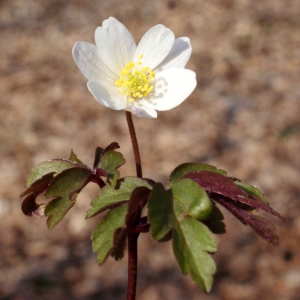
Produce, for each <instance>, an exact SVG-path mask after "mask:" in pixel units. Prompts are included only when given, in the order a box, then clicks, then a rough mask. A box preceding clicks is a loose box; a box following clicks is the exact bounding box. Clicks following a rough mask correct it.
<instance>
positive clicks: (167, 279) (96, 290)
mask: <svg viewBox="0 0 300 300" xmlns="http://www.w3.org/2000/svg"><path fill="white" fill-rule="evenodd" d="M109 16H114V17H116V18H117V19H119V20H120V21H121V22H123V23H124V24H125V25H126V26H127V28H128V29H129V30H130V31H131V32H132V34H133V36H134V37H135V39H136V41H137V42H138V41H139V39H140V38H141V37H142V35H143V34H144V33H145V32H146V31H147V30H148V29H149V28H150V27H152V26H154V25H156V24H158V23H162V24H164V25H166V26H167V27H169V28H171V29H172V30H173V31H174V32H175V35H176V37H180V36H188V37H190V39H191V42H192V46H193V53H192V57H191V60H190V62H189V63H188V68H190V69H192V70H194V71H196V73H197V79H198V86H197V88H196V90H195V92H194V93H193V94H192V95H191V96H190V97H189V98H188V99H187V100H186V101H185V102H184V103H183V104H182V105H180V106H179V107H177V108H176V109H173V110H171V111H168V112H162V113H159V117H158V119H157V120H143V119H136V118H135V119H134V121H135V125H136V128H137V134H138V138H139V142H140V148H141V155H142V160H143V168H144V176H146V177H150V178H153V179H155V180H160V181H162V182H166V180H167V176H168V174H169V173H170V172H171V171H172V169H173V168H174V167H175V166H176V165H178V164H179V163H182V162H188V161H201V162H205V163H209V164H213V165H216V166H218V167H219V168H223V169H225V170H227V171H228V173H229V175H230V176H234V177H237V178H240V179H242V180H245V181H247V182H249V183H252V184H255V185H257V186H258V187H260V188H261V189H262V190H263V191H264V192H265V195H266V196H267V198H268V199H269V201H270V203H271V205H272V207H273V208H275V209H276V210H278V211H279V212H280V213H281V214H282V215H283V216H284V217H285V219H286V224H284V223H282V222H280V221H278V220H276V219H272V221H273V222H274V223H275V224H276V226H277V229H278V234H279V236H280V239H281V244H280V247H279V248H275V247H273V246H272V245H269V244H267V243H266V242H265V241H263V240H262V239H260V238H259V237H257V236H256V234H254V233H253V231H252V230H251V229H250V228H248V227H245V226H243V225H242V224H241V223H239V222H238V221H237V220H235V219H234V218H233V217H231V216H230V215H229V214H227V213H226V212H224V213H225V217H226V224H227V230H228V232H227V234H225V235H223V236H218V237H216V239H217V242H218V247H219V250H218V252H217V253H216V254H215V255H214V257H215V259H216V262H217V267H218V271H217V273H216V275H215V281H214V286H213V289H212V292H211V293H210V294H209V295H206V294H204V293H203V292H202V291H201V290H200V288H198V287H197V286H196V285H195V284H194V283H193V282H192V280H191V279H190V277H189V276H184V275H182V274H181V273H180V271H179V268H178V267H177V265H176V263H175V259H174V257H173V255H172V251H171V245H170V243H165V244H157V243H154V242H153V241H152V240H151V239H150V237H149V235H148V234H144V235H142V236H141V238H140V243H139V245H140V248H139V251H140V263H139V282H138V299H139V300H156V299H172V300H174V299H201V300H206V299H207V300H217V299H230V300H235V299H236V300H243V299H245V300H251V299H253V300H254V299H278V300H279V299H280V300H296V299H300V255H299V247H300V240H299V237H300V218H299V213H300V195H299V194H300V154H299V149H300V139H299V136H300V118H299V114H300V17H299V16H300V1H299V0H263V1H261V0H185V1H183V0H169V1H165V0H151V1H147V0H131V1H130V0H123V1H116V0H102V1H93V0H89V1H88V0H84V1H75V0H74V1H71V0H69V1H68V0H36V1H34V0H2V1H0V34H1V44H0V55H1V56H0V61H1V64H0V74H1V81H0V102H1V108H0V119H1V127H0V157H1V158H0V159H1V164H0V166H1V168H0V222H1V223H0V247H1V251H0V270H1V272H0V299H2V300H4V299H5V300H6V299H7V300H8V299H14V300H17V299H18V300H27V299H28V300H29V299H32V300H37V299H51V300H53V299H55V300H60V299H70V300H72V299H74V300H83V299H91V300H92V299H105V300H107V299H125V288H126V276H127V275H126V272H127V271H126V258H124V259H123V261H122V262H121V263H116V262H114V261H113V260H112V259H109V260H108V261H107V262H106V263H105V265H104V266H102V267H99V266H98V265H97V263H96V256H95V255H94V254H93V253H92V251H91V241H90V234H91V231H92V228H93V226H94V225H95V224H96V222H97V220H89V221H85V220H84V217H85V212H86V210H87V209H88V206H89V201H90V199H92V198H93V197H94V196H95V195H96V193H97V188H96V187H95V186H93V185H89V186H88V187H87V188H86V189H85V190H84V191H83V192H82V193H81V195H80V197H79V199H78V202H77V205H76V207H75V208H74V209H72V210H71V211H70V213H69V214H68V215H67V217H66V219H65V220H64V221H63V222H62V223H60V224H59V225H58V226H57V227H56V228H55V229H54V230H53V231H52V232H51V233H49V232H48V230H47V228H46V224H45V221H46V220H45V219H43V220H39V219H33V218H28V217H26V216H24V215H22V213H21V210H20V199H19V194H20V193H21V191H22V189H23V186H24V180H25V177H26V175H27V174H28V172H29V171H30V169H31V168H32V167H33V166H34V165H36V164H37V163H39V162H41V161H43V160H47V159H51V158H58V157H63V158H67V157H68V155H69V152H70V149H71V148H73V149H74V151H75V152H76V153H77V155H78V156H79V157H80V158H81V159H82V160H83V161H84V162H86V163H88V164H89V165H91V164H92V162H93V153H94V149H95V147H96V146H102V147H105V146H106V145H108V144H109V143H110V142H113V141H117V142H118V143H119V144H120V146H121V149H120V150H121V151H122V153H123V154H124V155H125V158H126V160H127V164H126V165H125V166H124V167H122V169H121V171H122V172H123V173H122V175H124V176H125V175H130V174H134V171H135V168H134V164H133V157H132V153H131V145H130V140H129V136H128V132H127V127H126V126H127V125H126V121H125V116H124V113H123V112H115V111H112V110H109V109H107V108H104V107H102V106H101V105H99V104H98V102H96V101H95V100H94V98H93V97H92V95H91V94H90V93H89V92H88V90H87V88H86V79H85V78H84V77H83V76H82V74H81V73H80V71H79V70H78V69H77V67H76V65H75V63H74V61H73V58H72V56H71V49H72V46H73V44H74V43H75V42H76V41H79V40H83V41H89V42H92V43H93V42H94V40H93V36H94V30H95V29H96V27H97V26H99V25H101V23H102V21H103V20H104V19H106V18H108V17H109ZM223 211H224V210H223Z"/></svg>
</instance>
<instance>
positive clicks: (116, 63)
mask: <svg viewBox="0 0 300 300" xmlns="http://www.w3.org/2000/svg"><path fill="white" fill-rule="evenodd" d="M95 41H96V45H97V49H98V51H99V54H100V57H101V59H102V60H103V61H105V63H106V64H107V66H108V67H109V68H110V69H111V70H112V71H113V72H114V73H115V74H116V75H119V73H120V72H121V71H122V70H123V68H124V67H125V65H126V64H127V63H128V62H130V61H133V55H134V52H135V49H136V44H135V42H134V40H133V37H132V35H131V34H130V32H129V31H128V30H127V28H126V27H125V26H124V25H123V24H122V23H121V22H119V21H118V20H116V19H115V18H113V17H110V18H109V19H107V20H105V21H103V23H102V27H101V26H100V27H98V28H97V29H96V31H95Z"/></svg>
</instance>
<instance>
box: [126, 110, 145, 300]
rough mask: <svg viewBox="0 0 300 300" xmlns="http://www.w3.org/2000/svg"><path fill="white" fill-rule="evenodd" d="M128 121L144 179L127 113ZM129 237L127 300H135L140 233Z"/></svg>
mask: <svg viewBox="0 0 300 300" xmlns="http://www.w3.org/2000/svg"><path fill="white" fill-rule="evenodd" d="M126 120H127V124H128V129H129V133H130V137H131V143H132V148H133V153H134V159H135V166H136V175H137V177H139V178H142V177H143V175H142V163H141V157H140V151H139V146H138V142H137V138H136V134H135V129H134V124H133V121H132V115H131V112H128V111H126ZM127 235H128V282H127V297H126V299H127V300H135V297H136V282H137V261H138V255H137V241H138V237H139V233H138V232H135V231H134V230H133V228H127Z"/></svg>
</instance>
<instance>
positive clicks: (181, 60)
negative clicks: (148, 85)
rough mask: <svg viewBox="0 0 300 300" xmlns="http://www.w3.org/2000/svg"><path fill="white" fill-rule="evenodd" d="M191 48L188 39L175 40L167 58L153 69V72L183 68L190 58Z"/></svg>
mask: <svg viewBox="0 0 300 300" xmlns="http://www.w3.org/2000/svg"><path fill="white" fill-rule="evenodd" d="M191 53H192V46H191V43H190V39H189V38H188V37H181V38H178V39H176V40H175V42H174V44H173V47H172V49H171V51H170V53H169V54H168V55H167V57H166V58H165V59H164V60H163V61H162V62H161V63H160V64H159V66H157V67H156V68H155V70H153V71H156V70H159V71H162V70H166V69H169V68H184V67H185V65H186V64H187V62H188V60H189V59H190V57H191Z"/></svg>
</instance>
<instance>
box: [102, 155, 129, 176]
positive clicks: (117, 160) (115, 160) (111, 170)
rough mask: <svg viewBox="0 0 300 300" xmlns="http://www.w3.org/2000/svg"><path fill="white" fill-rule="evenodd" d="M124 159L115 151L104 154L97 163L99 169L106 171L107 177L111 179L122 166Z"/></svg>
mask: <svg viewBox="0 0 300 300" xmlns="http://www.w3.org/2000/svg"><path fill="white" fill-rule="evenodd" d="M124 163H125V159H124V157H123V155H122V154H121V153H119V152H116V151H107V152H105V153H104V154H103V155H102V157H101V160H100V162H99V168H100V169H103V170H105V171H106V174H107V177H108V178H109V179H112V178H113V177H114V174H115V172H116V170H117V169H118V168H119V167H120V166H122V165H124Z"/></svg>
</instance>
